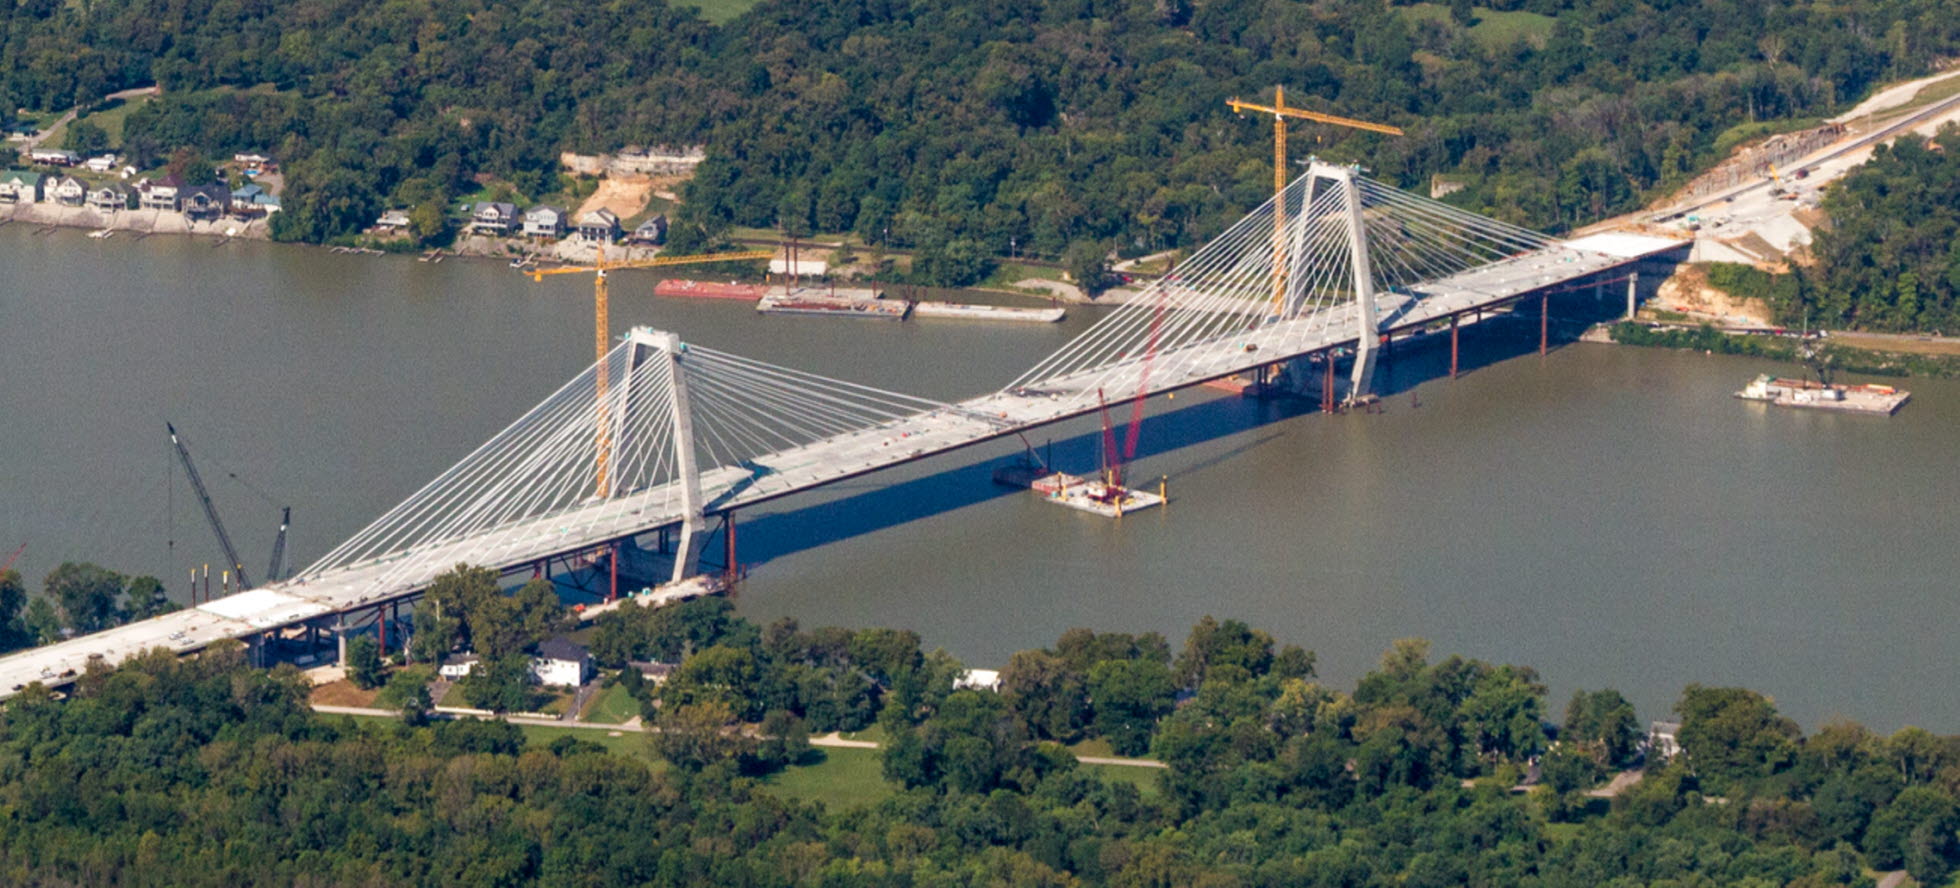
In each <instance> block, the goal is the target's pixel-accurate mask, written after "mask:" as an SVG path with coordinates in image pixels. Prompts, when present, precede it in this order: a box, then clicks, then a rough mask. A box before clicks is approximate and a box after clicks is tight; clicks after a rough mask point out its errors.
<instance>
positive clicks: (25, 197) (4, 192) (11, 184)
mask: <svg viewBox="0 0 1960 888" xmlns="http://www.w3.org/2000/svg"><path fill="white" fill-rule="evenodd" d="M42 179H43V177H42V175H41V174H40V173H35V172H30V171H28V170H8V171H6V172H5V173H0V203H10V204H24V203H40V202H41V194H42V191H41V189H42Z"/></svg>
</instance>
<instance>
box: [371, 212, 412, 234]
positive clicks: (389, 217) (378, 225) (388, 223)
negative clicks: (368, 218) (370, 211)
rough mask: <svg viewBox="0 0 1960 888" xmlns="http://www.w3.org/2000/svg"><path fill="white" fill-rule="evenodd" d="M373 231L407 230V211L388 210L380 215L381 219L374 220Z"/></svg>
mask: <svg viewBox="0 0 1960 888" xmlns="http://www.w3.org/2000/svg"><path fill="white" fill-rule="evenodd" d="M374 230H376V231H406V230H408V211H407V210H388V211H386V212H384V213H382V214H381V218H379V219H376V220H374Z"/></svg>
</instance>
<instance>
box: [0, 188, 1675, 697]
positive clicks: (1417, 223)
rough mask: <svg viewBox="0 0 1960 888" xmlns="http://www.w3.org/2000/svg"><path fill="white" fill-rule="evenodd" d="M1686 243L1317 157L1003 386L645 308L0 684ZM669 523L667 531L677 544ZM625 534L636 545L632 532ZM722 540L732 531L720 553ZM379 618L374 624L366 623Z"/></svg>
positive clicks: (198, 640)
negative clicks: (296, 542) (466, 428)
mask: <svg viewBox="0 0 1960 888" xmlns="http://www.w3.org/2000/svg"><path fill="white" fill-rule="evenodd" d="M1684 246H1685V244H1682V243H1679V242H1676V241H1670V240H1665V239H1661V238H1653V237H1646V236H1640V235H1625V234H1609V235H1594V236H1591V237H1587V238H1582V239H1578V240H1572V241H1560V240H1557V239H1554V238H1551V237H1548V236H1545V235H1542V234H1539V233H1536V232H1532V231H1529V230H1526V229H1523V228H1519V227H1517V226H1513V225H1508V224H1505V223H1502V222H1497V221H1495V220H1491V219H1488V218H1484V217H1481V216H1478V215H1475V214H1472V213H1469V212H1466V211H1463V210H1461V209H1458V208H1455V207H1452V206H1449V205H1447V204H1443V203H1441V202H1438V201H1434V200H1430V199H1427V198H1423V197H1420V196H1417V195H1413V194H1409V193H1407V192H1404V191H1400V190H1398V189H1396V188H1393V187H1391V186H1388V185H1385V184H1383V183H1379V182H1376V181H1374V180H1372V179H1369V178H1368V177H1366V176H1365V175H1363V174H1362V173H1361V172H1360V171H1359V170H1357V169H1355V168H1352V167H1345V166H1335V165H1331V164H1326V163H1321V162H1318V161H1315V162H1312V163H1310V165H1309V167H1308V170H1307V172H1306V174H1305V175H1302V176H1301V177H1299V178H1298V179H1296V180H1294V181H1293V182H1292V183H1290V184H1289V185H1288V186H1287V187H1286V188H1285V189H1283V190H1282V191H1281V192H1280V193H1278V194H1277V195H1275V196H1274V198H1273V199H1272V200H1270V201H1268V202H1266V203H1265V204H1264V205H1262V206H1261V207H1260V208H1259V209H1257V210H1255V211H1253V212H1252V213H1251V214H1249V215H1247V216H1246V217H1244V218H1243V219H1241V220H1239V221H1238V222H1237V223H1236V224H1234V225H1233V226H1232V227H1231V228H1229V229H1227V230H1226V231H1225V232H1224V233H1223V234H1221V235H1220V236H1219V237H1218V238H1217V239H1215V240H1213V241H1212V242H1211V243H1209V244H1207V245H1206V246H1205V247H1203V248H1202V249H1200V250H1199V251H1197V252H1196V253H1195V254H1193V255H1192V256H1191V257H1190V258H1188V259H1187V260H1186V261H1184V262H1183V263H1182V264H1181V265H1180V266H1179V267H1178V268H1177V269H1176V271H1175V272H1174V273H1171V274H1167V275H1165V276H1164V277H1162V278H1160V279H1159V280H1156V281H1154V282H1152V283H1151V284H1150V285H1149V286H1148V287H1146V288H1145V289H1144V290H1143V291H1142V292H1140V293H1139V294H1138V295H1137V296H1136V297H1135V298H1133V299H1131V300H1130V301H1128V302H1127V303H1126V304H1125V305H1124V306H1123V307H1121V308H1119V309H1117V310H1116V311H1114V312H1112V313H1110V314H1109V315H1107V316H1105V317H1104V318H1103V319H1102V320H1100V321H1099V322H1097V323H1096V324H1095V325H1094V326H1092V327H1091V328H1090V329H1088V330H1087V331H1085V332H1084V333H1083V334H1082V335H1081V336H1079V337H1077V338H1076V339H1075V340H1073V341H1071V342H1070V343H1068V344H1067V345H1065V346H1064V347H1063V348H1061V349H1060V350H1058V351H1056V352H1055V353H1054V354H1052V355H1050V356H1049V357H1047V358H1045V359H1043V360H1042V361H1041V362H1040V363H1038V364H1037V365H1035V366H1034V367H1033V368H1030V369H1029V370H1028V371H1027V372H1026V373H1024V374H1022V375H1021V377H1020V378H1018V379H1015V380H1013V381H1011V382H1009V383H1008V384H1007V385H1005V386H1003V387H1002V388H1000V389H998V390H995V391H992V392H988V393H984V394H980V395H977V396H975V397H972V398H968V399H966V400H963V401H959V402H956V403H944V402H939V401H934V400H930V399H926V398H920V397H915V396H912V395H907V394H902V393H898V392H892V391H886V390H882V389H878V388H874V387H871V386H867V385H862V384H858V383H853V382H848V381H845V380H839V379H833V378H827V377H823V376H818V375H816V374H811V373H807V372H803V371H800V370H796V369H793V368H788V367H782V366H777V365H774V364H770V363H767V362H765V361H761V360H756V359H754V358H749V357H744V356H740V355H735V354H730V353H727V352H722V351H717V350H713V349H709V348H704V347H700V346H694V345H690V344H689V343H687V342H686V341H684V340H683V339H682V338H681V337H680V336H679V335H677V334H675V333H671V332H664V331H656V330H651V329H646V328H637V329H634V330H632V331H630V332H628V333H627V334H626V335H625V336H624V337H623V338H621V339H620V340H619V341H618V342H617V344H616V345H614V346H613V347H612V348H611V349H610V350H609V351H608V352H606V354H605V355H604V356H603V357H602V358H601V359H600V360H599V361H597V362H595V363H594V364H593V365H592V366H590V367H588V368H587V369H586V370H585V371H584V372H583V373H581V374H580V375H579V376H578V377H576V378H574V379H573V380H571V381H570V382H568V383H566V384H565V385H564V386H563V387H561V388H560V389H559V390H558V391H556V392H554V393H553V394H552V395H551V396H550V397H548V398H546V399H545V400H544V401H543V402H542V403H540V404H538V405H537V406H536V407H534V408H532V409H531V410H530V411H529V412H527V413H525V414H524V415H523V416H522V417H521V418H519V419H518V420H517V421H516V422H514V423H512V424H511V425H510V426H509V427H508V428H506V429H504V430H503V431H502V432H500V433H498V434H497V435H496V436H495V437H493V438H491V439H490V440H489V441H488V442H486V443H484V444H483V445H482V446H481V447H479V448H477V449H476V450H475V451H474V452H472V453H470V454H469V455H467V456H465V457H464V458H463V459H462V460H461V461H460V462H458V463H456V464H455V465H454V466H452V467H451V468H450V469H449V470H447V471H445V472H444V473H442V474H441V475H440V476H438V477H437V478H436V479H434V480H433V481H431V482H429V483H428V484H427V485H425V486H424V487H423V488H422V489H421V490H419V491H416V492H415V493H414V494H413V495H411V496H410V497H409V498H408V499H406V500H404V501H403V502H402V503H401V504H400V505H398V506H396V507H395V508H393V509H391V510H389V511H388V512H387V513H385V514H383V515H382V516H381V517H379V518H378V519H376V520H375V521H374V522H373V523H371V524H370V525H369V526H368V527H366V528H364V529H363V530H361V531H360V532H359V533H357V534H355V535H354V536H353V537H352V538H350V539H348V540H347V541H346V542H344V543H342V544H341V545H339V546H337V547H335V548H334V549H333V550H332V551H330V552H328V553H327V554H326V555H325V556H324V557H322V558H320V559H319V560H318V561H316V562H315V563H313V564H312V565H310V566H308V567H307V568H305V569H304V570H303V571H301V572H300V573H298V574H297V575H296V576H294V577H292V578H291V579H288V580H284V581H281V582H277V583H274V584H271V585H268V586H264V587H261V588H258V589H252V590H249V591H244V592H241V593H238V594H235V595H229V596H225V597H222V598H218V599H215V600H212V601H208V602H205V603H202V604H199V605H197V606H195V607H192V608H189V609H186V610H182V611H177V612H174V613H171V614H166V615H164V616H160V617H156V618H153V619H149V620H143V621H140V622H136V623H132V624H129V625H125V626H121V627H117V628H114V629H110V630H107V631H104V632H100V633H96V634H93V635H88V636H83V637H80V638H75V639H72V640H68V641H64V642H61V643H57V644H53V645H48V646H44V647H40V648H34V649H30V650H26V651H21V652H18V653H15V654H12V655H9V656H7V657H0V696H4V695H8V694H12V693H14V692H16V691H18V690H19V689H20V688H22V687H24V686H25V685H27V684H29V683H31V682H36V681H39V682H43V683H46V684H50V685H54V684H62V683H66V682H68V681H72V680H73V679H74V678H75V677H76V675H78V674H79V673H80V672H81V671H83V670H85V669H86V668H87V667H88V666H89V664H90V663H92V662H102V663H106V664H114V663H116V662H120V661H121V660H123V659H126V658H128V657H131V656H134V655H137V654H139V653H142V652H144V651H148V650H151V649H154V648H164V649H168V650H172V651H176V652H179V653H187V652H191V651H195V650H198V649H201V648H203V647H205V646H207V645H210V644H212V643H213V642H216V641H219V640H223V639H241V640H245V641H247V642H248V643H252V642H256V641H258V640H261V639H263V638H265V637H267V636H268V635H269V634H270V633H274V632H279V631H284V630H290V629H292V628H294V627H303V628H313V629H324V630H328V631H334V632H338V633H340V634H341V635H342V637H343V638H344V637H345V630H346V628H347V626H348V625H349V622H350V620H351V619H353V618H356V617H360V618H366V619H375V618H379V619H377V622H379V624H380V626H381V627H382V631H383V632H384V633H385V631H386V626H387V625H388V623H389V620H388V619H386V618H385V616H384V614H392V613H393V612H394V611H395V609H396V608H398V607H399V605H400V604H402V603H403V602H406V601H411V600H412V599H413V598H414V597H416V596H418V595H420V594H422V592H424V591H425V590H426V589H427V588H428V586H429V584H430V583H431V581H432V580H433V579H434V578H435V577H437V576H438V575H440V574H442V573H443V572H445V571H448V570H450V569H452V568H454V567H455V566H456V565H458V564H470V565H476V566H488V567H493V568H496V569H498V570H499V571H502V572H504V573H516V572H524V571H532V570H537V569H539V568H540V567H541V566H542V565H547V564H549V563H551V562H552V561H553V560H554V559H566V558H569V557H580V556H589V555H604V554H607V553H610V554H612V556H613V557H612V559H611V560H612V563H613V564H614V565H615V568H616V565H617V564H618V562H619V553H620V551H621V547H622V546H625V547H633V541H634V540H635V539H637V538H642V537H645V536H646V535H649V534H655V533H657V534H658V535H659V538H660V539H661V541H662V545H661V546H660V548H661V549H662V550H663V551H664V550H671V556H672V558H671V564H669V565H666V566H665V569H666V570H667V571H668V572H669V573H670V575H671V577H672V578H673V579H675V580H679V579H682V578H684V577H687V576H690V575H693V574H694V573H696V572H698V570H699V563H700V560H701V557H702V550H703V548H704V547H705V544H706V541H707V539H708V537H709V535H710V531H711V522H712V521H713V520H714V519H716V518H718V517H719V518H723V519H725V520H727V521H728V522H729V527H730V529H729V530H728V531H727V532H726V533H725V537H724V538H725V540H726V541H727V543H728V544H729V546H730V548H731V549H732V548H733V545H732V544H733V530H732V516H733V515H734V513H735V512H736V511H737V510H740V509H743V508H750V507H754V506H757V505H760V504H762V503H766V502H769V501H771V500H775V499H779V498H781V497H785V496H788V495H791V494H795V493H799V492H802V491H807V490H811V489H814V488H817V487H821V486H824V485H827V484H832V483H835V482H837V481H841V480H844V479H847V478H854V477H858V476H862V475H867V474H869V473H872V472H876V471H879V470H882V469H886V468H890V467H892V466H896V465H902V464H905V463H910V462H914V461H917V460H923V459H928V458H931V457H933V456H936V455H939V454H943V453H947V452H949V451H953V450H958V449H961V448H964V447H970V446H972V445H975V444H978V443H981V442H985V441H991V440H994V439H997V438H1001V437H1004V436H1012V435H1017V434H1021V433H1024V432H1026V431H1028V430H1030V429H1034V428H1037V427H1040V426H1044V425H1048V424H1051V423H1055V422H1060V421H1063V420H1067V419H1070V418H1073V417H1078V416H1084V415H1087V414H1091V413H1094V412H1096V411H1098V410H1099V409H1102V407H1103V405H1104V404H1105V403H1106V402H1107V401H1109V400H1112V399H1126V398H1131V397H1134V398H1137V399H1139V400H1140V399H1142V398H1146V397H1149V396H1153V395H1158V394H1163V393H1167V392H1172V391H1175V390H1177V389H1180V388H1185V387H1188V386H1193V385H1197V384H1200V383H1203V382H1207V381H1210V380H1215V379H1220V378H1223V377H1228V376H1234V375H1239V374H1251V375H1255V376H1258V377H1260V378H1272V379H1285V380H1289V381H1290V382H1291V384H1293V385H1295V386H1298V387H1301V388H1303V389H1305V390H1312V387H1314V386H1318V390H1319V391H1320V392H1321V395H1322V401H1323V405H1324V406H1332V405H1333V404H1334V403H1335V402H1337V401H1338V402H1345V403H1354V402H1357V401H1361V400H1365V399H1366V398H1368V397H1369V393H1370V389H1371V385H1372V380H1373V374H1374V366H1375V361H1376V357H1377V355H1378V353H1379V352H1380V350H1381V348H1382V347H1383V345H1384V343H1386V342H1388V341H1389V338H1390V337H1391V336H1393V335H1396V334H1401V333H1406V332H1410V331H1417V330H1422V331H1435V332H1438V333H1440V332H1441V331H1442V329H1443V328H1444V327H1447V328H1448V330H1449V335H1450V338H1451V349H1452V361H1451V365H1452V370H1453V371H1454V367H1455V349H1456V337H1457V328H1458V322H1459V320H1460V319H1462V318H1464V317H1465V316H1469V315H1481V314H1482V313H1484V312H1489V311H1493V310H1500V309H1503V308H1505V307H1506V306H1510V305H1513V304H1516V303H1518V302H1520V301H1527V300H1528V301H1530V302H1535V303H1536V306H1535V307H1536V308H1537V309H1538V314H1539V318H1540V324H1541V326H1540V336H1541V340H1540V347H1541V350H1542V348H1543V347H1544V343H1545V339H1544V336H1545V328H1544V326H1543V324H1544V323H1545V321H1544V319H1545V318H1546V317H1547V314H1546V303H1547V301H1548V300H1549V298H1550V295H1551V294H1552V293H1554V292H1558V291H1562V290H1568V289H1572V288H1574V287H1575V286H1578V285H1583V284H1585V283H1587V282H1598V281H1603V280H1606V279H1608V278H1621V277H1624V278H1628V279H1629V284H1628V289H1627V301H1628V311H1629V312H1631V310H1632V301H1633V298H1634V295H1633V294H1634V290H1633V279H1634V277H1635V276H1636V275H1637V271H1634V270H1633V269H1636V268H1637V266H1638V264H1639V263H1640V262H1642V261H1643V260H1646V259H1648V258H1651V257H1654V256H1657V255H1659V254H1664V253H1669V252H1672V251H1676V250H1678V249H1680V248H1682V247H1684ZM670 544H671V545H670ZM635 551H638V550H637V549H636V548H635ZM729 561H730V563H731V564H732V562H733V559H732V557H731V558H730V559H729ZM384 641H385V637H384Z"/></svg>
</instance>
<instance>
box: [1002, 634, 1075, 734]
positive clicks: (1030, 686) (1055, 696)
mask: <svg viewBox="0 0 1960 888" xmlns="http://www.w3.org/2000/svg"><path fill="white" fill-rule="evenodd" d="M1086 685H1087V678H1086V677H1085V676H1084V675H1083V674H1082V673H1080V672H1077V671H1076V670H1074V669H1072V668H1070V667H1069V664H1068V662H1067V661H1065V660H1063V659H1062V658H1060V657H1057V656H1055V655H1054V654H1051V653H1048V652H1047V651H1021V652H1019V653H1016V654H1015V655H1014V656H1012V657H1009V658H1008V660H1007V668H1006V669H1003V670H1001V673H1000V692H1001V698H1002V699H1003V700H1005V701H1006V702H1007V708H1008V709H1010V710H1012V711H1013V712H1014V714H1015V715H1016V716H1019V717H1020V719H1021V721H1022V723H1023V724H1026V725H1027V726H1028V729H1029V731H1030V732H1032V733H1033V734H1034V735H1035V736H1036V737H1039V738H1042V739H1046V740H1055V741H1058V742H1062V743H1072V742H1074V741H1075V739H1076V737H1078V736H1079V735H1080V734H1081V731H1082V726H1083V723H1084V722H1086V721H1087V720H1088V714H1089V701H1088V699H1087V687H1086Z"/></svg>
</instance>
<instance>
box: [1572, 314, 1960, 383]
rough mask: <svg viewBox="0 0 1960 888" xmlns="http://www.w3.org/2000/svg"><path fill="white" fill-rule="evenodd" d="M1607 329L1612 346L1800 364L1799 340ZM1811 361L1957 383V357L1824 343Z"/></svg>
mask: <svg viewBox="0 0 1960 888" xmlns="http://www.w3.org/2000/svg"><path fill="white" fill-rule="evenodd" d="M1606 330H1607V335H1608V336H1609V337H1610V338H1611V339H1612V341H1613V342H1615V343H1618V344H1620V345H1636V346H1645V347H1648V348H1668V349H1677V350H1682V351H1701V352H1709V353H1713V354H1720V355H1739V356H1743V357H1752V358H1768V359H1770V360H1776V361H1786V362H1789V363H1793V364H1796V363H1802V362H1803V355H1802V353H1801V346H1799V345H1798V340H1795V339H1792V338H1790V337H1788V336H1772V335H1767V334H1757V333H1727V332H1723V331H1722V330H1718V329H1716V328H1715V327H1714V326H1713V325H1711V324H1702V325H1700V326H1699V327H1682V326H1670V325H1663V326H1654V325H1651V324H1648V323H1642V322H1639V321H1621V322H1619V323H1616V324H1613V325H1611V326H1610V327H1607V328H1606ZM1813 341H1814V340H1813ZM1816 356H1817V360H1819V361H1820V362H1821V363H1823V364H1824V365H1825V366H1827V367H1829V368H1830V369H1831V370H1832V371H1834V372H1838V373H1858V374H1863V375H1866V376H1889V377H1920V378H1928V377H1930V378H1935V379H1960V356H1956V355H1931V354H1912V353H1909V352H1903V351H1884V350H1878V349H1866V348H1854V347H1851V346H1846V345H1839V344H1835V343H1831V342H1829V341H1828V340H1826V341H1825V342H1824V343H1823V344H1822V345H1820V346H1818V347H1817V348H1816Z"/></svg>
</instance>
